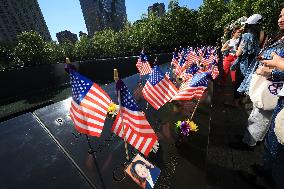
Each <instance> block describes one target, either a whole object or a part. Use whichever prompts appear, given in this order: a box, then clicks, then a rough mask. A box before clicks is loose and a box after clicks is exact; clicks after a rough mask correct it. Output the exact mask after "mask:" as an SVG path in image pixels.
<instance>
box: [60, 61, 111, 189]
mask: <svg viewBox="0 0 284 189" xmlns="http://www.w3.org/2000/svg"><path fill="white" fill-rule="evenodd" d="M65 62H66V64H67V65H72V64H71V61H70V59H69V58H68V57H66V59H65ZM66 69H67V71H68V73H69V71H70V68H68V67H67V68H66ZM72 134H74V133H72ZM74 136H75V137H76V138H77V137H78V136H76V135H75V134H74ZM85 136H86V140H87V143H88V146H89V150H88V153H89V154H91V155H92V157H93V160H94V163H95V166H96V169H97V172H98V175H99V178H100V180H101V184H102V187H103V189H105V188H106V186H105V183H104V180H103V177H102V174H101V171H100V168H99V165H98V162H97V158H96V156H95V154H94V152H95V151H94V148H93V146H92V145H91V141H90V138H89V136H88V135H87V134H85Z"/></svg>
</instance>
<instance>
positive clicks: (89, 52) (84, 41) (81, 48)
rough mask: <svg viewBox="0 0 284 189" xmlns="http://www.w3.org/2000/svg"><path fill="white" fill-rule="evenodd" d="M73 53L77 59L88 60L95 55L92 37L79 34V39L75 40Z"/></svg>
mask: <svg viewBox="0 0 284 189" xmlns="http://www.w3.org/2000/svg"><path fill="white" fill-rule="evenodd" d="M74 53H75V55H76V58H77V59H79V60H89V59H93V58H94V57H95V48H94V45H93V41H92V39H89V37H88V36H87V35H81V37H80V40H79V41H77V42H76V44H75V47H74Z"/></svg>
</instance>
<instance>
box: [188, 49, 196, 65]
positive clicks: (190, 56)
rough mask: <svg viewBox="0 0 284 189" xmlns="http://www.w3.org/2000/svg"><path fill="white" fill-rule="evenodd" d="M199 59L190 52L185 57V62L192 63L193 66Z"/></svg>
mask: <svg viewBox="0 0 284 189" xmlns="http://www.w3.org/2000/svg"><path fill="white" fill-rule="evenodd" d="M198 60H199V57H198V56H197V54H196V53H195V52H194V51H190V52H189V53H188V55H187V61H188V62H190V63H192V62H194V63H195V64H197V63H198Z"/></svg>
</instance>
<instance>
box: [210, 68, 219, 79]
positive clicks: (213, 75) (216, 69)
mask: <svg viewBox="0 0 284 189" xmlns="http://www.w3.org/2000/svg"><path fill="white" fill-rule="evenodd" d="M218 75H219V69H218V66H216V65H214V66H213V69H212V71H211V76H212V78H213V79H216V78H217V77H218Z"/></svg>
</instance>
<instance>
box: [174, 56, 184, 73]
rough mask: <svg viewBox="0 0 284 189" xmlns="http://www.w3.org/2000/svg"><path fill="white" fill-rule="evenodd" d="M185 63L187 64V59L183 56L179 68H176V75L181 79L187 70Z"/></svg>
mask: <svg viewBox="0 0 284 189" xmlns="http://www.w3.org/2000/svg"><path fill="white" fill-rule="evenodd" d="M185 62H186V59H185V57H184V54H182V55H181V57H180V59H179V62H178V64H177V66H176V69H175V75H176V76H177V77H179V76H180V75H181V74H182V72H183V71H184V70H185V68H184V64H185Z"/></svg>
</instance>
